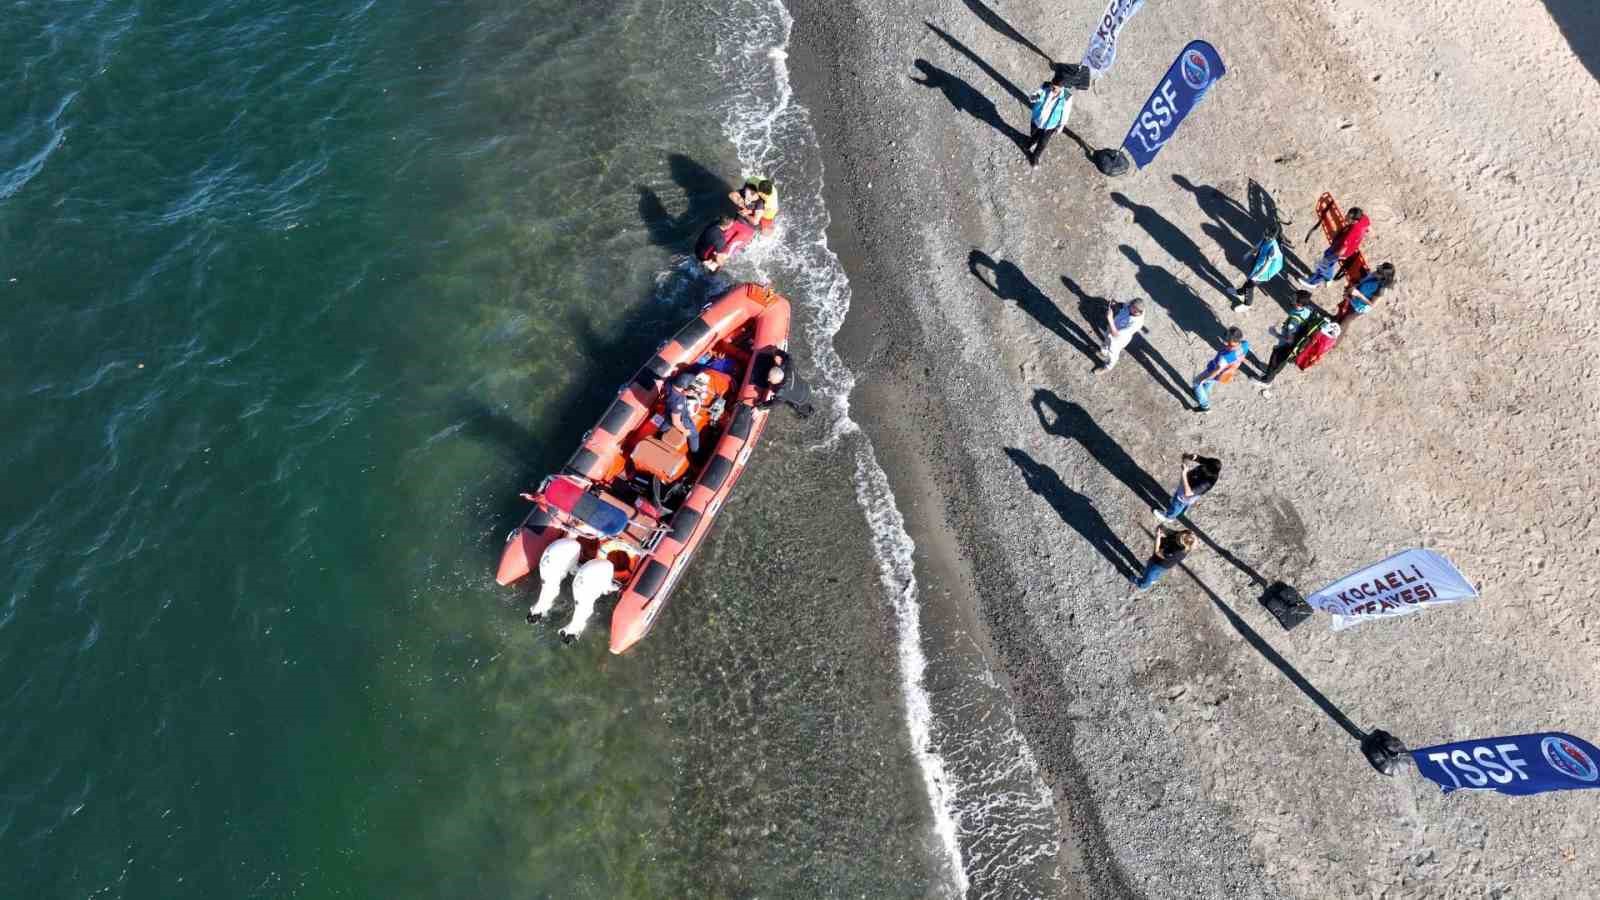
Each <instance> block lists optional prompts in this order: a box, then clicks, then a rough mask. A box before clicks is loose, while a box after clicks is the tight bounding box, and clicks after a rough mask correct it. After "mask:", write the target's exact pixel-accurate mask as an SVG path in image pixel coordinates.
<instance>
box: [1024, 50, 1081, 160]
mask: <svg viewBox="0 0 1600 900" xmlns="http://www.w3.org/2000/svg"><path fill="white" fill-rule="evenodd" d="M1071 115H1072V92H1071V91H1069V90H1067V76H1066V73H1064V72H1060V71H1058V72H1056V74H1055V75H1054V76H1053V77H1052V78H1051V79H1050V80H1049V81H1047V82H1045V83H1044V84H1042V85H1040V86H1039V89H1038V90H1037V91H1034V92H1033V114H1032V117H1031V118H1030V119H1029V126H1030V133H1029V135H1028V143H1027V144H1025V145H1023V148H1022V152H1023V153H1024V154H1025V155H1026V156H1027V157H1028V165H1030V166H1037V165H1038V164H1039V157H1041V156H1043V155H1044V148H1045V145H1046V144H1048V143H1050V138H1052V137H1054V136H1055V135H1056V134H1057V133H1058V132H1062V131H1065V130H1067V118H1068V117H1070V116H1071Z"/></svg>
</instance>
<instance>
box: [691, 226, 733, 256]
mask: <svg viewBox="0 0 1600 900" xmlns="http://www.w3.org/2000/svg"><path fill="white" fill-rule="evenodd" d="M727 252H728V233H727V232H726V231H724V230H723V228H722V225H721V224H720V223H717V222H712V223H711V224H710V225H707V226H706V230H705V231H702V232H700V239H699V240H698V241H695V243H694V255H695V258H696V259H699V260H701V261H705V262H709V261H710V260H713V259H716V258H717V254H719V253H727Z"/></svg>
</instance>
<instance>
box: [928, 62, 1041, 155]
mask: <svg viewBox="0 0 1600 900" xmlns="http://www.w3.org/2000/svg"><path fill="white" fill-rule="evenodd" d="M913 65H915V66H916V67H917V70H918V71H919V72H921V73H922V78H921V79H920V80H919V79H917V78H916V77H914V76H913V77H912V79H911V82H912V83H913V84H920V85H922V86H923V87H930V88H934V89H935V90H938V91H939V92H940V93H942V94H944V98H945V99H946V100H948V101H950V105H951V106H954V107H955V108H956V109H959V110H961V111H962V112H964V113H966V114H967V115H969V116H972V117H973V118H974V119H977V120H978V121H980V122H982V123H984V124H986V125H988V126H989V127H990V128H993V129H994V130H995V131H998V132H1000V133H1001V134H1003V135H1005V136H1006V137H1007V138H1009V139H1010V140H1011V143H1013V144H1016V145H1017V149H1019V150H1020V149H1022V148H1023V147H1024V146H1026V145H1027V143H1028V138H1027V135H1025V134H1023V133H1022V132H1020V131H1018V130H1017V129H1015V128H1013V127H1011V123H1009V122H1007V121H1006V120H1005V118H1004V117H1003V116H1001V115H1000V110H998V109H996V108H995V105H994V101H993V100H990V99H989V98H988V97H985V96H984V95H983V94H982V93H979V91H978V89H977V88H975V87H973V86H972V85H970V84H968V83H967V82H966V81H964V80H963V79H962V78H961V77H960V76H958V75H955V74H954V73H952V72H946V71H945V70H944V69H941V68H939V67H938V66H936V65H934V64H933V63H930V62H928V61H927V60H925V59H919V60H917V61H916V62H914V63H913Z"/></svg>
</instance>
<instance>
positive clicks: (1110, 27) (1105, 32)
mask: <svg viewBox="0 0 1600 900" xmlns="http://www.w3.org/2000/svg"><path fill="white" fill-rule="evenodd" d="M1143 5H1144V0H1111V2H1110V4H1109V5H1107V6H1106V11H1105V15H1102V16H1101V17H1100V24H1099V25H1097V26H1096V27H1095V30H1094V34H1093V35H1091V36H1090V38H1089V49H1088V50H1086V51H1084V54H1083V65H1084V67H1085V68H1087V69H1088V70H1089V74H1090V77H1092V78H1099V77H1100V76H1102V75H1104V74H1106V73H1107V72H1109V71H1111V64H1112V63H1114V62H1116V61H1117V35H1119V34H1121V33H1122V26H1124V25H1126V24H1128V20H1129V19H1131V18H1133V14H1134V13H1136V12H1138V11H1139V7H1141V6H1143Z"/></svg>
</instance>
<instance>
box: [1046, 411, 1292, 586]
mask: <svg viewBox="0 0 1600 900" xmlns="http://www.w3.org/2000/svg"><path fill="white" fill-rule="evenodd" d="M1032 404H1033V411H1034V414H1035V415H1037V416H1038V417H1039V424H1040V425H1041V426H1042V427H1043V428H1044V430H1045V433H1047V434H1051V435H1054V436H1056V437H1064V438H1067V439H1069V440H1073V441H1077V442H1078V444H1079V445H1081V446H1082V447H1083V449H1084V450H1085V451H1087V452H1088V454H1089V455H1090V456H1092V457H1094V459H1095V461H1096V462H1098V463H1100V465H1102V466H1104V467H1105V470H1106V471H1107V472H1109V473H1111V475H1112V477H1114V478H1116V479H1117V480H1118V481H1120V482H1122V485H1123V487H1126V488H1127V489H1128V490H1129V491H1132V492H1133V495H1134V497H1135V498H1137V499H1138V501H1139V502H1140V503H1141V504H1143V505H1145V506H1147V507H1149V508H1151V509H1165V508H1166V507H1167V504H1168V503H1170V502H1172V495H1171V494H1169V493H1168V492H1167V491H1166V489H1165V488H1163V487H1162V486H1161V484H1160V483H1158V482H1157V481H1156V480H1155V479H1154V478H1153V477H1151V475H1150V473H1149V472H1146V471H1145V470H1144V468H1143V467H1141V466H1140V465H1139V464H1138V463H1137V462H1134V460H1133V457H1132V456H1129V455H1128V451H1126V450H1124V449H1122V445H1121V444H1119V443H1117V441H1116V440H1115V439H1114V438H1112V437H1111V436H1110V435H1109V434H1106V432H1105V429H1103V428H1101V427H1100V424H1099V423H1098V422H1096V421H1095V420H1094V417H1093V416H1091V415H1089V412H1088V410H1086V409H1084V408H1083V407H1082V406H1080V405H1079V404H1077V403H1073V402H1072V401H1070V400H1063V399H1062V398H1061V397H1059V396H1057V395H1056V393H1055V392H1054V391H1051V390H1049V389H1047V388H1039V389H1038V390H1036V391H1034V392H1033V399H1032ZM1176 474H1177V473H1176V472H1175V473H1174V476H1175V477H1174V481H1176ZM1180 521H1181V522H1183V524H1184V527H1186V528H1188V529H1189V530H1190V531H1192V532H1194V536H1195V537H1196V538H1198V539H1199V540H1200V541H1201V542H1202V543H1204V544H1205V545H1206V546H1207V547H1209V548H1211V551H1212V552H1213V553H1216V554H1217V556H1218V557H1220V558H1221V559H1223V560H1224V561H1226V562H1227V563H1228V564H1229V565H1231V566H1233V567H1234V568H1236V569H1238V570H1239V571H1240V572H1243V573H1244V574H1245V575H1247V576H1249V578H1250V580H1251V581H1252V582H1254V583H1256V584H1258V585H1260V586H1261V587H1266V586H1267V583H1268V582H1267V579H1266V578H1264V577H1262V575H1261V573H1260V572H1258V571H1256V569H1255V567H1254V566H1252V565H1250V564H1249V563H1248V562H1245V561H1244V560H1242V559H1240V558H1239V557H1238V556H1237V555H1236V554H1235V553H1233V551H1231V550H1229V549H1228V548H1226V547H1224V546H1222V545H1221V544H1219V543H1217V541H1216V540H1215V539H1213V538H1212V537H1211V535H1209V534H1207V533H1206V531H1205V530H1204V529H1202V528H1201V527H1200V526H1198V525H1196V524H1195V523H1194V521H1193V520H1192V519H1191V518H1190V517H1189V516H1187V515H1185V516H1182V517H1181V518H1180Z"/></svg>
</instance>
